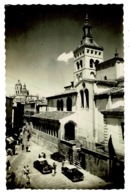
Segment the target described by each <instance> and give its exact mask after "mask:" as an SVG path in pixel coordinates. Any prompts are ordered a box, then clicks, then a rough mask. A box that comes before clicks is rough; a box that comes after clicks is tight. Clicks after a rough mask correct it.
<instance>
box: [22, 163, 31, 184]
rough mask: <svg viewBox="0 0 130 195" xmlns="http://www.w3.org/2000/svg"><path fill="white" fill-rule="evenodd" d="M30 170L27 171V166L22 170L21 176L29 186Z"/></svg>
mask: <svg viewBox="0 0 130 195" xmlns="http://www.w3.org/2000/svg"><path fill="white" fill-rule="evenodd" d="M29 173H30V170H29V166H28V165H27V166H24V168H23V176H24V177H25V180H26V184H27V185H29V184H30V176H29Z"/></svg>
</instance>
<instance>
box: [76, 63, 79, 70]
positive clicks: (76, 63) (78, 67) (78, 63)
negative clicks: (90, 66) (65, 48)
mask: <svg viewBox="0 0 130 195" xmlns="http://www.w3.org/2000/svg"><path fill="white" fill-rule="evenodd" d="M76 65H77V70H78V69H79V63H78V62H77V63H76Z"/></svg>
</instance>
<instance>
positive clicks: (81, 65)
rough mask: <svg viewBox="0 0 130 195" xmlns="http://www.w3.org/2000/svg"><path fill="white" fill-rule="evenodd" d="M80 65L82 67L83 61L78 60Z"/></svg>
mask: <svg viewBox="0 0 130 195" xmlns="http://www.w3.org/2000/svg"><path fill="white" fill-rule="evenodd" d="M80 67H81V68H82V67H83V61H82V60H80Z"/></svg>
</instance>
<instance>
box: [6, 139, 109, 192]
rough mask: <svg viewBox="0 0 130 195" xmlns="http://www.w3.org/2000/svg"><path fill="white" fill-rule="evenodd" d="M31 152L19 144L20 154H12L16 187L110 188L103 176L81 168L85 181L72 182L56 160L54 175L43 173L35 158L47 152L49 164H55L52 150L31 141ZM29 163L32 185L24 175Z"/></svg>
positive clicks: (11, 159) (11, 161)
mask: <svg viewBox="0 0 130 195" xmlns="http://www.w3.org/2000/svg"><path fill="white" fill-rule="evenodd" d="M30 145H31V152H26V151H25V150H24V151H22V150H21V145H19V146H18V155H14V156H10V163H11V169H12V171H14V172H15V174H16V179H15V188H16V189H18V188H31V189H110V188H111V184H110V183H107V182H105V181H104V180H102V179H101V178H99V177H97V176H94V175H92V174H90V173H89V172H87V171H85V170H83V169H80V171H81V172H82V173H84V181H80V182H75V183H74V182H72V181H71V180H69V179H68V178H67V177H66V176H64V175H63V174H62V173H61V163H60V162H57V161H55V162H56V164H57V172H56V174H55V175H54V174H53V173H51V174H44V175H43V174H41V173H40V172H39V171H38V170H36V169H35V168H34V167H33V162H34V160H36V159H37V157H38V154H39V153H41V152H45V153H46V159H47V160H48V162H49V164H51V165H52V164H53V162H54V161H53V160H52V159H51V158H50V154H51V153H50V151H48V150H45V149H43V147H41V146H39V145H37V144H36V143H34V142H31V143H30ZM26 165H29V167H30V185H27V184H26V179H25V178H24V177H23V176H22V170H23V167H24V166H26Z"/></svg>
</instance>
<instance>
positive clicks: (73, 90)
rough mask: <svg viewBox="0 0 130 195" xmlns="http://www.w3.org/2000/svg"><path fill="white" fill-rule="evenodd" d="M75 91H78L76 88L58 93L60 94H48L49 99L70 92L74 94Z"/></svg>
mask: <svg viewBox="0 0 130 195" xmlns="http://www.w3.org/2000/svg"><path fill="white" fill-rule="evenodd" d="M74 93H75V94H76V93H77V91H76V89H70V90H65V91H63V92H61V93H58V94H55V95H52V96H48V97H47V99H49V98H54V97H55V98H56V97H59V96H66V95H68V94H74Z"/></svg>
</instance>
